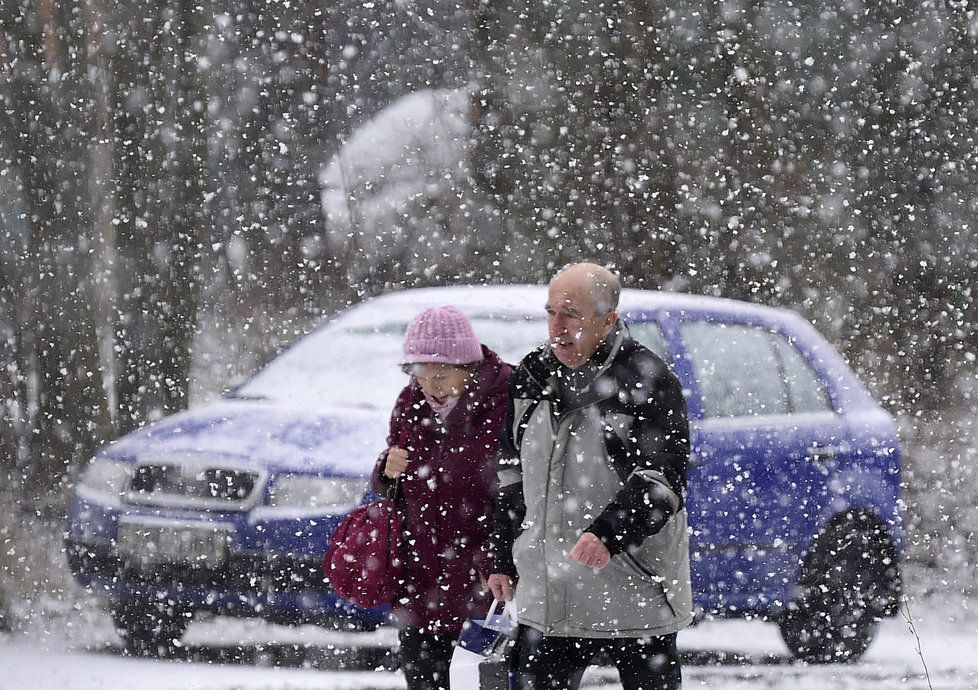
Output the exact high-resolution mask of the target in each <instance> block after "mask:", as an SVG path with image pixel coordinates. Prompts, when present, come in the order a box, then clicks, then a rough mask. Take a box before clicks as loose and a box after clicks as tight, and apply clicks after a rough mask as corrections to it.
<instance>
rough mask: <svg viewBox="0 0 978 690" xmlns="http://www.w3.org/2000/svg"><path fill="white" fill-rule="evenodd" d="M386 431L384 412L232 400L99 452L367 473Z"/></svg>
mask: <svg viewBox="0 0 978 690" xmlns="http://www.w3.org/2000/svg"><path fill="white" fill-rule="evenodd" d="M386 437H387V415H386V413H384V412H382V411H380V410H358V409H343V410H339V409H333V410H327V409H318V410H309V409H302V408H298V407H295V406H289V405H287V404H284V403H281V402H269V401H264V400H235V399H231V398H228V399H222V400H220V401H217V402H213V403H210V404H207V405H202V406H200V407H196V408H194V409H192V410H188V411H186V412H181V413H179V414H176V415H173V416H172V417H167V418H166V419H164V420H161V421H160V422H157V423H156V424H153V425H151V426H148V427H145V428H143V429H140V430H138V431H134V432H132V433H130V434H127V435H126V436H123V437H122V438H120V439H118V440H117V441H115V442H113V443H111V444H110V445H108V446H106V447H105V448H104V449H103V450H102V451H101V452H100V453H99V455H100V456H102V457H108V458H114V459H122V460H127V461H130V462H136V461H146V460H153V459H160V460H162V459H166V458H177V457H179V458H191V457H192V458H193V459H194V460H195V461H197V462H209V461H212V460H213V461H224V462H233V463H234V464H235V465H245V466H250V467H255V468H262V469H267V470H271V471H279V472H282V471H298V472H318V471H326V472H329V473H331V474H340V475H364V474H369V473H370V471H371V469H372V468H373V465H374V462H375V461H376V459H377V455H378V454H379V453H380V452H381V451H382V450H383V449H384V447H385V440H386Z"/></svg>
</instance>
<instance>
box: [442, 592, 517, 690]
mask: <svg viewBox="0 0 978 690" xmlns="http://www.w3.org/2000/svg"><path fill="white" fill-rule="evenodd" d="M497 604H498V602H496V601H493V602H492V606H490V607H489V613H488V614H486V617H485V618H470V619H469V620H467V621H466V622H465V625H464V626H463V628H462V633H461V634H460V635H459V637H458V644H457V645H456V646H455V651H454V652H453V653H452V663H451V666H450V667H449V670H448V682H449V687H450V688H451V690H510V687H511V684H512V680H511V674H510V665H511V663H510V656H511V654H512V651H513V643H514V640H515V637H516V606H515V603H514V602H511V601H510V602H507V603H506V606H505V607H504V608H503V612H502V613H498V614H497V613H496V606H497Z"/></svg>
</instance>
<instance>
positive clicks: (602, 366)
mask: <svg viewBox="0 0 978 690" xmlns="http://www.w3.org/2000/svg"><path fill="white" fill-rule="evenodd" d="M500 446H501V451H500V453H501V457H500V467H499V484H500V489H499V495H498V501H497V507H496V515H495V524H494V530H493V539H492V551H493V553H492V556H493V571H494V572H497V573H505V574H508V575H510V576H512V577H518V586H517V590H516V599H517V609H518V612H519V620H520V622H521V623H524V624H526V625H529V626H531V627H533V628H537V629H538V630H541V631H542V632H543V633H544V634H547V635H557V636H571V637H642V636H647V635H665V634H668V633H672V632H676V631H677V630H679V629H680V628H683V627H685V626H686V625H687V624H688V623H689V622H690V620H691V618H692V615H691V608H692V596H691V590H690V583H689V537H688V534H687V530H686V525H687V523H686V510H685V507H684V502H683V501H684V493H685V489H686V473H687V466H688V462H689V424H688V421H687V418H686V404H685V401H684V399H683V396H682V389H681V386H680V383H679V381H678V379H677V378H676V377H675V375H673V374H672V372H670V371H669V369H668V367H667V366H666V365H665V363H664V362H663V361H662V360H661V359H660V358H659V357H658V356H656V355H655V354H654V353H653V352H651V351H650V350H649V349H647V348H646V347H644V346H642V345H640V344H639V343H636V342H635V341H634V340H632V338H631V336H630V335H629V333H628V330H627V328H626V326H625V324H624V323H623V322H621V321H620V320H619V321H618V323H617V325H616V328H615V329H614V330H613V331H612V333H611V334H610V335H609V336H608V337H607V338H606V339H605V340H604V342H602V344H601V346H600V347H599V348H598V351H597V352H596V353H595V355H594V356H593V357H592V358H591V360H589V362H588V363H586V364H585V365H584V366H583V367H581V368H580V369H578V370H573V371H572V370H570V369H567V368H565V367H563V366H562V365H561V364H560V363H559V362H558V361H557V360H556V358H555V357H554V356H553V354H552V353H551V352H550V350H549V348H547V347H542V348H540V349H538V350H535V351H534V352H531V353H530V354H529V355H527V356H526V357H525V358H524V359H523V361H522V362H521V363H520V366H519V368H518V369H517V371H516V373H515V374H514V375H513V378H512V379H511V381H510V400H509V410H508V413H507V421H506V425H505V426H504V428H503V435H502V440H501V444H500ZM583 532H592V533H593V534H595V535H596V536H597V537H598V538H599V539H601V541H602V542H603V543H604V544H605V546H606V547H607V548H608V550H609V551H610V552H611V554H612V559H611V563H610V564H609V565H608V566H606V567H605V568H603V569H601V570H596V569H591V568H586V567H584V566H582V565H580V564H578V563H572V562H570V561H567V560H566V557H567V554H568V553H569V552H570V550H571V548H572V547H573V546H574V544H575V543H576V542H577V540H578V538H579V537H580V536H581V534H582V533H583Z"/></svg>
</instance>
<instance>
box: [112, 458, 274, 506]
mask: <svg viewBox="0 0 978 690" xmlns="http://www.w3.org/2000/svg"><path fill="white" fill-rule="evenodd" d="M260 483H261V474H260V473H259V472H256V471H253V470H245V469H238V468H233V467H200V466H193V467H191V466H187V465H183V464H180V463H142V464H139V465H137V466H136V470H135V472H134V474H133V478H132V483H131V484H130V487H129V492H128V493H127V494H126V498H127V500H128V501H129V502H130V503H139V504H143V505H159V506H176V507H194V508H211V509H216V510H247V509H248V508H250V507H251V506H252V505H253V504H254V503H255V501H256V499H257V497H258V496H257V491H256V490H257V488H258V486H259V484H260Z"/></svg>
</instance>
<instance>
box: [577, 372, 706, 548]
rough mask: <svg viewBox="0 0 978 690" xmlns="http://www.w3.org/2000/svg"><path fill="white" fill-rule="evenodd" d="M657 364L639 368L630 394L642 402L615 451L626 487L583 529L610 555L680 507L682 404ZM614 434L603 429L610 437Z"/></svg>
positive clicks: (685, 425)
mask: <svg viewBox="0 0 978 690" xmlns="http://www.w3.org/2000/svg"><path fill="white" fill-rule="evenodd" d="M655 360H656V361H655V362H653V363H652V364H651V365H647V366H640V367H639V368H640V369H641V370H643V372H645V375H644V376H641V377H639V380H640V381H641V384H642V385H641V386H636V387H635V389H634V391H633V392H637V391H643V393H642V396H641V397H642V398H643V399H642V400H640V401H638V404H636V409H635V412H636V415H635V420H634V423H633V424H632V427H631V429H630V430H629V433H628V434H627V438H625V439H622V440H621V443H620V444H619V446H618V451H619V453H620V455H622V457H620V458H618V460H619V462H620V464H619V467H621V466H622V465H624V467H625V468H627V470H630V473H628V474H627V476H626V477H623V480H624V486H623V487H622V488H621V489H620V490H619V491H618V493H617V494H616V496H615V498H614V499H613V500H612V501H611V503H609V504H608V506H607V507H606V508H605V509H604V511H602V513H601V514H600V515H599V516H598V517H597V519H595V521H594V522H593V523H592V524H591V526H590V527H589V528H588V529H587V530H585V531H587V532H591V533H593V534H594V535H595V536H597V537H598V538H599V539H600V540H601V541H602V543H603V544H604V545H605V546H606V547H607V548H608V550H609V551H610V552H611V553H612V555H614V554H616V553H620V552H622V551H624V550H625V549H627V548H629V547H632V546H637V545H639V544H641V543H642V542H643V541H644V540H645V539H646V538H648V537H650V536H651V535H653V534H655V533H657V532H658V531H659V530H661V529H662V527H663V526H664V525H665V524H666V522H667V521H668V520H669V518H670V517H672V516H673V515H675V514H676V513H677V512H679V510H680V509H682V507H683V505H684V497H685V493H686V475H687V471H688V467H689V447H690V446H689V422H688V419H687V416H686V401H685V400H684V398H683V394H682V386H681V384H680V383H679V380H678V379H677V378H676V376H675V375H674V374H673V373H672V372H671V371H669V369H668V368H667V367H666V366H665V364H664V363H662V362H661V360H658V358H655ZM649 373H652V374H653V375H652V376H649V375H648V374H649ZM643 389H644V390H643ZM645 391H647V393H646V392H645ZM633 397H634V396H633ZM614 433H615V432H614V431H613V430H611V429H606V430H605V434H606V435H608V436H610V435H611V434H614ZM611 450H612V449H609V455H610V454H611ZM621 474H623V475H624V474H625V472H621Z"/></svg>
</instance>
